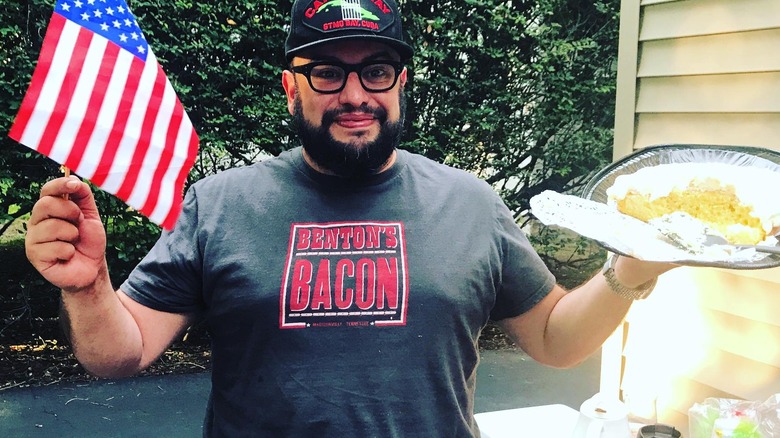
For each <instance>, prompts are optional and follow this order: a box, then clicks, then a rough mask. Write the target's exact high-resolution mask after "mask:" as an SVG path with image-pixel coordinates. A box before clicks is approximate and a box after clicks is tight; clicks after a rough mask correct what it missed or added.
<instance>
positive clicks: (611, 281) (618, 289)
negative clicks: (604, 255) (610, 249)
mask: <svg viewBox="0 0 780 438" xmlns="http://www.w3.org/2000/svg"><path fill="white" fill-rule="evenodd" d="M617 258H618V255H617V254H612V256H611V257H610V258H609V259H607V262H606V263H604V268H603V269H602V270H601V272H602V273H603V274H604V279H606V280H607V285H608V286H609V288H610V290H612V292H614V293H615V294H617V296H619V297H621V298H625V299H627V300H643V299H645V298H647V297H648V296H649V295H650V292H652V291H653V289H654V288H655V284H656V283H657V282H658V277H656V278H653V279H652V280H650V281H648V282H646V283H643V284H640V285H639V286H637V287H635V288H631V287H628V286H626V285H624V284H623V283H621V282H620V281H619V280H618V279H617V277H615V263H617Z"/></svg>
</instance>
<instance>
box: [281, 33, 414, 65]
mask: <svg viewBox="0 0 780 438" xmlns="http://www.w3.org/2000/svg"><path fill="white" fill-rule="evenodd" d="M347 40H364V41H376V42H380V43H384V44H387V45H388V46H390V47H392V48H393V49H395V50H396V51H397V52H398V54H399V55H401V61H407V60H409V59H411V58H412V56H413V55H414V49H413V48H412V46H410V45H409V44H406V43H405V42H403V41H398V40H397V39H395V38H389V37H385V36H381V35H365V34H362V35H361V34H358V35H341V36H337V37H332V38H326V39H322V40H317V41H314V42H311V43H309V44H304V45H302V46H299V47H296V48H295V49H293V50H290V51H288V52H287V53H285V56H286V57H287V61H290V60H291V59H292V57H293V56H295V55H297V54H298V53H300V52H301V51H303V50H306V49H311V48H313V47H317V46H320V45H323V44H326V43H332V42H336V41H347Z"/></svg>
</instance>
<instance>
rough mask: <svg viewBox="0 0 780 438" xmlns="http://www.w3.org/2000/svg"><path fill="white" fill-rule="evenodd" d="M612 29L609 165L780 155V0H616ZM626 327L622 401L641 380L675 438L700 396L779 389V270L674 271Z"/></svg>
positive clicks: (758, 396)
mask: <svg viewBox="0 0 780 438" xmlns="http://www.w3.org/2000/svg"><path fill="white" fill-rule="evenodd" d="M620 26H621V32H620V38H621V41H620V45H619V59H618V90H617V102H616V117H615V144H614V154H613V155H614V156H615V157H616V158H619V157H622V156H625V155H627V154H629V153H631V152H633V151H635V150H637V149H641V148H644V147H647V146H652V145H658V144H712V145H739V146H753V147H763V148H769V149H773V150H777V151H780V55H778V52H780V50H779V49H780V0H738V1H735V0H642V1H640V2H639V3H637V0H623V1H622V2H621V24H620ZM772 190H775V188H767V191H768V192H771V191H772ZM627 321H628V329H627V332H626V342H625V347H624V349H623V356H624V357H623V360H624V361H625V366H624V369H623V373H622V376H623V377H622V380H621V382H620V388H621V390H622V391H623V393H622V395H624V396H626V395H627V394H629V393H630V392H631V391H634V393H636V392H637V388H638V387H641V385H642V384H644V385H645V387H646V388H650V390H651V391H654V394H653V396H655V397H657V404H658V413H659V420H660V421H661V422H666V423H669V424H673V425H675V426H676V427H678V428H679V429H681V430H682V431H683V432H684V435H687V431H688V418H687V413H688V409H689V408H690V407H691V406H692V405H693V404H694V403H699V402H702V401H703V400H704V399H705V398H707V397H726V398H741V399H748V400H761V401H763V400H764V399H766V398H767V397H769V396H770V395H772V394H775V393H780V268H774V269H766V270H760V271H749V270H728V269H714V268H680V269H677V270H674V271H672V272H669V273H667V274H665V275H664V276H662V277H661V280H660V281H659V284H658V287H657V289H656V292H655V293H654V294H653V295H651V297H650V298H649V299H648V300H646V301H645V302H642V303H637V304H635V305H634V306H633V307H632V310H631V312H630V313H629V316H628V319H627ZM648 382H649V383H648ZM637 385H639V386H637ZM602 387H603V383H602ZM629 398H630V395H629Z"/></svg>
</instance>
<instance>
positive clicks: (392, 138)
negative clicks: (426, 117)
mask: <svg viewBox="0 0 780 438" xmlns="http://www.w3.org/2000/svg"><path fill="white" fill-rule="evenodd" d="M399 101H400V107H401V111H400V114H401V117H400V118H399V120H398V121H396V122H389V121H388V120H387V111H386V110H384V109H383V108H376V109H374V108H369V107H368V106H367V105H363V106H361V107H360V108H355V107H353V106H352V105H347V106H344V107H342V108H339V109H336V110H330V111H326V112H325V113H324V114H323V115H322V123H321V124H320V126H319V127H315V126H313V125H312V124H311V123H309V121H307V120H306V119H304V117H303V107H302V102H301V100H300V98H299V97H296V98H295V111H294V113H293V128H294V129H295V130H296V132H297V133H298V138H299V139H300V141H301V144H302V145H303V149H304V150H305V151H306V153H307V154H308V155H309V158H311V159H312V160H313V161H314V163H316V164H317V165H318V166H319V167H321V168H322V169H325V170H327V171H328V172H331V173H333V174H335V175H338V176H340V177H343V178H362V177H366V176H370V175H375V174H377V173H379V171H380V170H382V167H384V165H385V164H387V162H388V161H389V160H390V157H391V156H392V154H393V151H394V150H395V148H396V147H397V146H398V144H399V143H400V142H401V134H402V133H403V125H404V113H405V112H406V98H405V96H404V93H403V91H399ZM354 111H362V112H365V113H368V114H373V115H374V117H376V118H377V120H378V121H379V135H378V136H377V138H376V140H374V141H372V142H370V143H367V144H364V145H358V144H355V143H343V142H340V141H337V140H336V139H334V138H333V136H332V135H331V134H330V127H331V125H332V124H333V123H334V121H335V120H336V117H337V116H339V115H340V114H344V113H348V112H354Z"/></svg>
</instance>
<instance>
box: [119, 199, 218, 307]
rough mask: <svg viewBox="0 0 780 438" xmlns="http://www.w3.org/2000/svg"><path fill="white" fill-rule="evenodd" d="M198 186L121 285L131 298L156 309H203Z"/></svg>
mask: <svg viewBox="0 0 780 438" xmlns="http://www.w3.org/2000/svg"><path fill="white" fill-rule="evenodd" d="M197 229H198V198H197V194H196V190H195V186H193V187H191V188H190V190H188V191H187V195H186V196H185V198H184V202H183V206H182V212H181V215H180V216H179V218H178V220H177V222H176V225H175V227H174V229H173V230H171V231H163V233H162V234H161V235H160V238H159V239H158V240H157V243H155V245H154V246H153V247H152V249H151V251H149V253H148V254H147V255H146V257H144V259H143V260H142V261H141V263H139V264H138V266H136V267H135V269H134V270H133V271H132V272H131V273H130V276H129V277H128V279H127V280H126V281H125V282H124V283H123V284H122V285H121V286H120V289H121V290H122V291H123V292H125V293H126V294H127V295H128V296H129V297H130V298H132V299H133V300H135V301H137V302H139V303H140V304H143V305H144V306H147V307H150V308H152V309H155V310H160V311H164V312H171V313H192V312H195V313H197V312H199V311H201V310H202V309H203V299H202V288H201V284H202V282H201V280H200V279H201V278H202V268H201V267H202V263H201V251H200V247H199V239H198V235H197Z"/></svg>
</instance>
